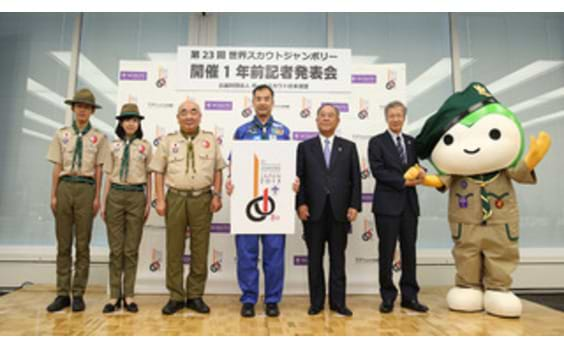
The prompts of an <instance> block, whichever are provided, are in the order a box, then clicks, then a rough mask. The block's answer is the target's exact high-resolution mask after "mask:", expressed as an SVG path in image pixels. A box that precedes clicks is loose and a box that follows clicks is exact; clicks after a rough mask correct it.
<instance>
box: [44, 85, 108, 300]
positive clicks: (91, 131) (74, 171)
mask: <svg viewBox="0 0 564 348" xmlns="http://www.w3.org/2000/svg"><path fill="white" fill-rule="evenodd" d="M65 103H66V104H71V105H72V104H76V103H83V104H88V105H92V106H94V107H95V108H100V106H98V105H96V103H95V99H94V95H93V94H92V93H91V92H90V91H89V90H86V89H84V90H80V91H78V92H77V93H76V94H75V96H74V98H73V99H72V100H67V101H65ZM107 147H108V144H107V140H106V136H105V135H104V133H102V132H101V131H100V130H98V129H96V128H93V127H92V126H91V125H90V123H88V124H87V126H86V128H84V129H83V130H82V131H80V130H79V129H78V127H77V126H76V121H73V124H72V126H70V127H64V128H61V129H59V130H58V131H57V132H56V133H55V136H54V137H53V140H52V141H51V144H50V145H49V152H48V154H47V159H48V160H49V161H50V162H52V163H55V164H60V165H61V167H62V171H61V173H60V177H59V185H58V189H57V210H56V213H55V226H56V234H57V295H59V296H68V295H69V294H70V293H71V292H72V295H73V296H75V297H81V296H82V295H83V294H84V292H85V290H86V284H87V282H88V270H89V267H90V239H91V236H92V222H93V219H94V214H93V209H92V204H93V201H94V199H95V193H96V182H95V171H96V166H97V165H101V164H102V163H103V160H104V157H105V155H106V152H107V151H108V149H107ZM73 227H74V229H75V231H74V233H73ZM73 236H74V237H75V238H76V243H75V247H76V260H75V264H74V279H73V281H72V286H71V265H72V255H71V250H72V242H73Z"/></svg>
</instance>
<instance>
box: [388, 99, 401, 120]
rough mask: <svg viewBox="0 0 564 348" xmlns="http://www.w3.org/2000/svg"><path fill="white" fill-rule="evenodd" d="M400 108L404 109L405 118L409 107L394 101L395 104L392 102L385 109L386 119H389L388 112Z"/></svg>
mask: <svg viewBox="0 0 564 348" xmlns="http://www.w3.org/2000/svg"><path fill="white" fill-rule="evenodd" d="M398 106H399V107H401V108H402V109H403V116H404V117H405V115H407V107H406V106H405V105H404V104H403V103H402V102H400V101H399V100H394V101H393V102H390V103H388V105H386V108H385V109H384V117H386V118H388V110H390V109H392V108H396V107H398Z"/></svg>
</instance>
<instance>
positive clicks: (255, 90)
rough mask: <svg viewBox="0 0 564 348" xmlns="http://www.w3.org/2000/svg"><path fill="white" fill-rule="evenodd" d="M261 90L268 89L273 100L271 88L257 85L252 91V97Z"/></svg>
mask: <svg viewBox="0 0 564 348" xmlns="http://www.w3.org/2000/svg"><path fill="white" fill-rule="evenodd" d="M263 89H268V90H269V91H270V96H271V97H272V98H274V91H273V90H272V87H270V86H269V85H258V86H256V87H255V88H254V89H253V97H254V96H255V94H256V93H257V91H260V90H263Z"/></svg>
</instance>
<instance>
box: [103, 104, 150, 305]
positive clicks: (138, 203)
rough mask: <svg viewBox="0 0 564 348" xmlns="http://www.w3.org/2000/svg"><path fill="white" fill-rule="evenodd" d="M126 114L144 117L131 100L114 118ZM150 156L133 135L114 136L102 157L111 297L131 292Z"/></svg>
mask: <svg viewBox="0 0 564 348" xmlns="http://www.w3.org/2000/svg"><path fill="white" fill-rule="evenodd" d="M130 117H137V118H139V120H142V119H144V117H143V116H141V115H140V114H139V110H138V108H137V105H135V104H125V105H123V107H122V110H121V113H120V115H119V116H117V117H116V118H117V119H118V120H121V119H124V118H130ZM151 157H152V148H151V144H150V143H149V142H148V141H147V140H145V139H139V138H135V137H134V138H133V139H126V140H123V139H116V140H114V141H113V142H112V143H111V146H110V151H109V153H108V155H107V156H106V160H105V161H104V172H105V173H107V175H109V176H110V179H111V188H110V191H109V193H108V196H107V200H106V225H107V229H108V241H109V244H110V265H109V267H110V297H111V298H114V299H119V298H121V297H122V296H123V297H133V295H134V287H135V277H136V273H137V259H138V254H139V244H140V243H141V235H142V233H143V225H144V223H145V219H144V215H145V207H146V204H147V201H146V197H145V186H146V183H147V174H148V173H149V169H148V168H149V163H150V161H151ZM122 275H123V289H122Z"/></svg>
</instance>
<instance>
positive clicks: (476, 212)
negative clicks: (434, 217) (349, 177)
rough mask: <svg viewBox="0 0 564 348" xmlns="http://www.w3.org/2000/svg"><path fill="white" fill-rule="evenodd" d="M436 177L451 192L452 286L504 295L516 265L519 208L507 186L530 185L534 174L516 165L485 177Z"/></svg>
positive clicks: (517, 259)
mask: <svg viewBox="0 0 564 348" xmlns="http://www.w3.org/2000/svg"><path fill="white" fill-rule="evenodd" d="M439 178H440V180H441V182H442V183H443V185H444V188H445V189H449V190H450V193H449V206H448V221H449V224H450V229H451V233H452V238H453V240H454V243H455V245H454V248H453V250H452V254H453V256H454V259H455V263H456V270H457V274H456V285H457V286H460V287H474V288H479V289H481V288H482V287H485V288H486V289H491V290H503V291H507V290H509V288H510V286H511V281H512V280H511V273H513V271H514V270H515V268H516V267H517V264H518V263H519V245H518V240H519V209H518V207H517V199H516V198H517V197H516V195H515V190H514V189H513V184H512V182H511V181H512V180H515V181H517V182H519V183H527V184H535V183H536V182H537V180H536V176H535V174H534V171H533V172H531V171H529V168H527V166H526V165H525V163H524V162H523V161H521V162H519V165H518V166H517V167H516V168H512V169H506V170H502V171H499V172H496V173H493V174H489V175H476V176H456V175H453V176H450V175H441V176H439ZM482 255H483V256H482Z"/></svg>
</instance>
